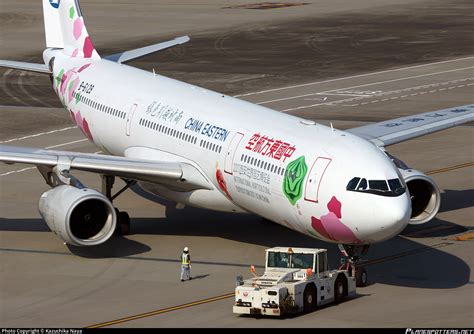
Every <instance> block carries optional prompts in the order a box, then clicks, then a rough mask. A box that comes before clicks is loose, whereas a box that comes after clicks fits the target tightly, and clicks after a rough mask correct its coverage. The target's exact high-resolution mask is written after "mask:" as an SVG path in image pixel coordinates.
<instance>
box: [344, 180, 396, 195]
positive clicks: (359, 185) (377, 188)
mask: <svg viewBox="0 0 474 334" xmlns="http://www.w3.org/2000/svg"><path fill="white" fill-rule="evenodd" d="M346 189H347V190H349V191H358V192H365V193H370V194H375V195H382V196H399V195H401V194H403V193H404V192H405V188H404V187H403V184H402V182H401V181H400V179H390V180H369V181H367V180H366V179H364V178H360V177H354V178H352V179H351V180H350V181H349V183H348V184H347V187H346Z"/></svg>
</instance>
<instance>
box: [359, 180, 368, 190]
mask: <svg viewBox="0 0 474 334" xmlns="http://www.w3.org/2000/svg"><path fill="white" fill-rule="evenodd" d="M365 189H367V180H366V179H362V180H360V183H359V185H358V186H357V190H365Z"/></svg>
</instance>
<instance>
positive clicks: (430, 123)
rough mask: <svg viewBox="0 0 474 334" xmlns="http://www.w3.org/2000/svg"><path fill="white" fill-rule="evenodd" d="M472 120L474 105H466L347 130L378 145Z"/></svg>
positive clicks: (385, 144) (396, 141) (394, 142)
mask: <svg viewBox="0 0 474 334" xmlns="http://www.w3.org/2000/svg"><path fill="white" fill-rule="evenodd" d="M472 121H474V105H465V106H459V107H453V108H447V109H442V110H437V111H430V112H426V113H422V114H417V115H412V116H406V117H400V118H396V119H392V120H388V121H383V122H379V123H374V124H369V125H364V126H361V127H357V128H353V129H350V130H347V131H348V132H350V133H353V134H355V135H356V136H359V137H362V138H364V139H367V140H369V141H371V142H373V143H374V144H376V145H377V146H389V145H393V144H396V143H399V142H402V141H405V140H409V139H412V138H416V137H420V136H424V135H427V134H429V133H433V132H436V131H441V130H444V129H448V128H451V127H454V126H457V125H460V124H463V123H468V122H472Z"/></svg>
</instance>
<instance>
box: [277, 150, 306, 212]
mask: <svg viewBox="0 0 474 334" xmlns="http://www.w3.org/2000/svg"><path fill="white" fill-rule="evenodd" d="M307 172H308V166H306V163H305V161H304V156H301V157H299V158H298V159H296V160H294V161H292V162H290V163H289V164H288V167H287V168H286V172H285V178H284V179H283V193H284V194H285V196H286V197H287V198H288V200H289V201H290V203H291V204H292V205H295V204H296V202H297V201H298V200H299V199H300V198H301V195H302V194H303V181H304V178H305V176H306V173H307Z"/></svg>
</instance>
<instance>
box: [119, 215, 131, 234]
mask: <svg viewBox="0 0 474 334" xmlns="http://www.w3.org/2000/svg"><path fill="white" fill-rule="evenodd" d="M118 222H119V223H120V232H121V233H120V234H121V235H129V234H130V216H129V215H128V213H127V212H125V211H122V212H119V214H118Z"/></svg>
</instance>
